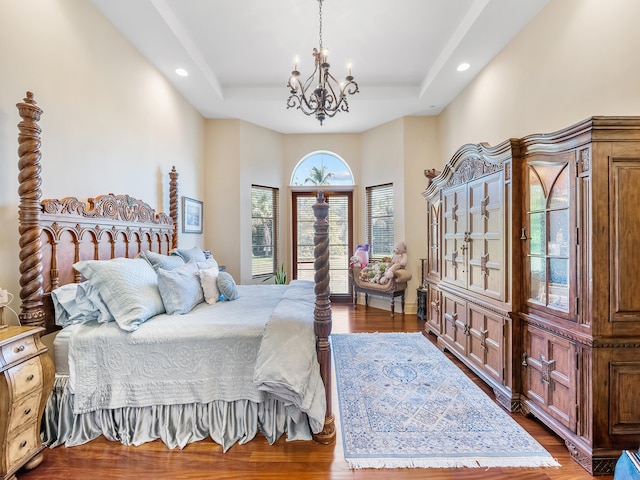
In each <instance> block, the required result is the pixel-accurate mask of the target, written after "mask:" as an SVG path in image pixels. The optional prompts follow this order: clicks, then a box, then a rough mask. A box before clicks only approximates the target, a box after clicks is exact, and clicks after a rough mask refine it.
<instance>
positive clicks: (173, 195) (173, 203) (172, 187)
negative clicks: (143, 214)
mask: <svg viewBox="0 0 640 480" xmlns="http://www.w3.org/2000/svg"><path fill="white" fill-rule="evenodd" d="M169 178H170V180H169V216H170V217H171V218H173V234H172V235H171V245H170V246H169V250H172V249H174V248H178V172H177V171H176V167H175V165H174V166H173V168H172V169H171V172H169Z"/></svg>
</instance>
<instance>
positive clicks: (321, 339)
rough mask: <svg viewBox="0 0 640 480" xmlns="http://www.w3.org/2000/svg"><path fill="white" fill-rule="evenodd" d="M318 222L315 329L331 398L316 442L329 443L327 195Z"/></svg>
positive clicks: (319, 204) (317, 207)
mask: <svg viewBox="0 0 640 480" xmlns="http://www.w3.org/2000/svg"><path fill="white" fill-rule="evenodd" d="M313 213H314V215H315V217H316V220H315V222H314V224H313V229H314V237H313V243H314V245H315V249H314V254H313V257H314V264H313V268H314V270H315V277H314V279H315V294H316V305H315V310H314V330H315V334H316V351H317V354H318V362H319V363H320V375H321V376H322V381H323V382H324V388H325V395H326V399H327V413H326V414H325V419H324V429H323V430H322V432H320V433H317V434H315V435H314V436H313V438H314V439H315V441H316V442H318V443H323V444H328V443H331V442H333V441H334V440H335V439H336V430H335V424H334V417H333V413H332V409H331V347H330V344H329V335H330V334H331V322H332V320H331V301H330V300H329V293H330V292H329V222H328V220H327V217H328V215H329V204H328V203H326V202H325V201H324V193H323V192H322V191H319V192H318V197H317V199H316V203H315V204H314V205H313Z"/></svg>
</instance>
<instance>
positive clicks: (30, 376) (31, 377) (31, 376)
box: [27, 373, 33, 382]
mask: <svg viewBox="0 0 640 480" xmlns="http://www.w3.org/2000/svg"><path fill="white" fill-rule="evenodd" d="M31 380H33V373H32V374H31V375H29V376H28V377H27V382H30V381H31Z"/></svg>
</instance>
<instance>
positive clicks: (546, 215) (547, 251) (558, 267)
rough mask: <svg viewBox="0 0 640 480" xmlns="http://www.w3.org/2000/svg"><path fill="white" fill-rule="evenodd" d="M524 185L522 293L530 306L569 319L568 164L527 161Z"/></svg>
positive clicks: (570, 238)
mask: <svg viewBox="0 0 640 480" xmlns="http://www.w3.org/2000/svg"><path fill="white" fill-rule="evenodd" d="M554 160H560V159H554ZM563 160H564V159H563ZM526 183H527V189H526V191H527V196H526V215H527V229H526V231H525V232H523V235H524V239H526V240H527V241H528V242H527V243H528V249H527V251H525V254H526V257H525V259H526V269H525V271H526V272H527V274H526V277H525V280H526V282H525V283H526V285H525V288H526V290H525V294H526V295H527V298H528V303H529V305H531V306H534V307H535V306H540V307H545V308H548V309H552V310H554V311H555V312H556V314H562V313H564V314H565V315H562V316H569V315H570V312H571V311H572V305H571V303H572V302H571V297H572V292H571V287H572V283H573V276H574V275H575V266H574V265H572V263H573V262H574V261H575V260H574V259H573V258H572V255H571V248H570V245H572V244H575V237H574V231H575V227H574V226H572V220H571V212H570V207H571V198H570V192H571V175H570V162H568V161H530V162H529V163H528V164H527V172H526Z"/></svg>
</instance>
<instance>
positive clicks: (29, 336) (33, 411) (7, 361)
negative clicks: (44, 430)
mask: <svg viewBox="0 0 640 480" xmlns="http://www.w3.org/2000/svg"><path fill="white" fill-rule="evenodd" d="M43 331H44V329H43V328H39V327H16V326H9V327H6V328H3V329H1V330H0V368H1V369H2V376H1V377H0V448H2V450H1V451H0V452H1V456H0V478H1V479H3V480H8V479H15V478H16V477H15V473H16V472H17V471H18V470H19V469H20V468H22V467H24V468H27V469H32V468H35V467H37V466H38V465H40V463H41V462H42V459H43V455H42V449H43V448H44V445H42V441H41V440H40V423H41V419H42V413H43V411H44V406H45V404H46V402H47V398H48V397H49V394H50V393H51V388H52V387H53V378H54V375H55V367H54V365H53V361H52V360H51V357H49V355H47V353H46V352H47V347H45V346H44V344H43V343H42V340H41V339H40V333H41V332H43Z"/></svg>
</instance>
